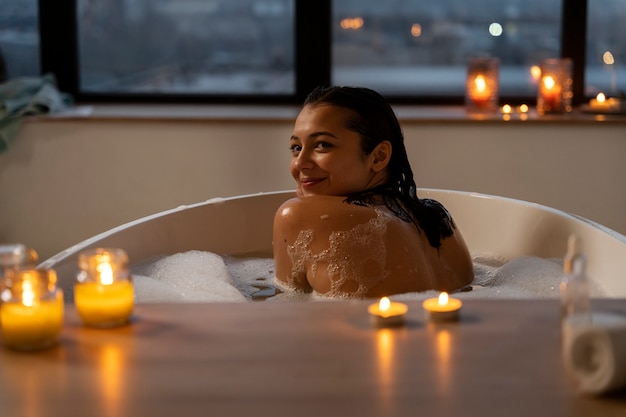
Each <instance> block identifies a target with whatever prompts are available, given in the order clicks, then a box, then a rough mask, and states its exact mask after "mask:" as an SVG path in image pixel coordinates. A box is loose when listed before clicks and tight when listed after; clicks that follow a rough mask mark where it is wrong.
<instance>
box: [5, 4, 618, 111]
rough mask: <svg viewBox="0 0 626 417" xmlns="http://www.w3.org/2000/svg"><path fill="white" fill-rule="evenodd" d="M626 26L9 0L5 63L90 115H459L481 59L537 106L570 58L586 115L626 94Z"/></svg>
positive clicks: (508, 10) (554, 17)
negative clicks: (540, 87)
mask: <svg viewBox="0 0 626 417" xmlns="http://www.w3.org/2000/svg"><path fill="white" fill-rule="evenodd" d="M38 15H39V16H41V18H40V21H39V22H38V18H37V16H38ZM624 20H626V2H625V1H624V0H593V1H589V0H471V1H468V0H439V1H437V2H426V1H410V0H384V1H381V0H315V1H311V0H142V1H137V0H108V1H98V0H55V1H50V0H2V2H0V51H1V52H2V54H3V56H4V61H5V63H6V67H7V72H8V75H9V76H11V77H15V76H21V75H36V74H40V73H42V72H53V73H54V74H55V75H56V77H57V80H58V82H59V87H60V88H61V89H62V90H63V91H66V92H68V93H70V94H72V95H74V97H75V98H76V100H77V101H79V102H80V101H92V102H97V101H135V102H137V101H139V102H140V101H144V102H159V101H161V102H164V101H165V102H235V101H236V102H256V103H278V102H280V103H300V102H301V100H302V99H303V98H304V96H305V95H306V94H307V93H308V92H309V91H310V90H311V89H312V88H313V87H315V86H317V85H319V84H331V83H332V84H345V85H364V86H369V87H371V88H374V89H377V90H378V91H380V92H381V93H383V94H385V95H386V96H387V97H388V98H389V99H390V101H392V102H395V103H402V102H410V103H417V104H437V103H447V104H453V103H461V102H462V101H463V96H464V78H465V72H466V65H467V60H468V59H469V58H471V57H474V56H481V55H490V56H495V57H497V58H499V59H500V95H501V97H502V98H503V99H506V100H507V101H509V100H513V101H514V100H515V99H519V100H522V99H525V100H528V99H532V98H534V97H535V94H536V92H535V90H536V87H535V85H534V84H533V80H532V76H531V73H530V67H531V66H532V65H536V64H538V63H539V62H540V61H541V60H542V59H543V58H547V57H557V56H567V57H570V58H572V59H573V61H574V94H575V102H576V103H580V102H582V101H583V100H586V99H587V98H588V97H590V96H591V95H594V94H595V93H596V92H597V91H607V92H609V93H611V92H613V91H615V92H616V93H617V92H618V91H624V90H625V89H626V84H625V83H626V73H625V72H626V65H625V63H624V60H625V58H626V52H625V51H624V49H625V48H626V46H625V45H626V44H625V43H624V42H623V39H625V35H626V34H625V33H624V31H625V30H626V29H624V25H622V24H621V22H623V21H624Z"/></svg>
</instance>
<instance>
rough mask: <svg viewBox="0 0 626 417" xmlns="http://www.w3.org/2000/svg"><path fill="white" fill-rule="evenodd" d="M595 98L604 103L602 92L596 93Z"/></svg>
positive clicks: (604, 98)
mask: <svg viewBox="0 0 626 417" xmlns="http://www.w3.org/2000/svg"><path fill="white" fill-rule="evenodd" d="M596 100H598V103H604V102H605V101H606V96H605V95H604V93H598V95H597V96H596Z"/></svg>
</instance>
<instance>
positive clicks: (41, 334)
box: [0, 269, 63, 351]
mask: <svg viewBox="0 0 626 417" xmlns="http://www.w3.org/2000/svg"><path fill="white" fill-rule="evenodd" d="M5 284H6V287H7V288H6V289H5V291H3V294H2V301H3V302H2V305H0V321H1V322H2V328H1V329H2V331H1V334H2V339H3V342H4V344H5V345H6V346H8V347H10V348H12V349H17V350H25V351H29V350H40V349H45V348H47V347H50V346H52V345H54V344H56V343H57V341H58V337H59V335H60V333H61V330H62V326H63V292H62V291H61V290H60V289H57V288H56V273H55V272H54V271H53V270H49V271H47V270H42V269H24V270H14V271H11V272H10V277H9V280H7V281H6V282H5Z"/></svg>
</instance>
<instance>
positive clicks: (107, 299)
mask: <svg viewBox="0 0 626 417" xmlns="http://www.w3.org/2000/svg"><path fill="white" fill-rule="evenodd" d="M134 298H135V294H134V291H133V285H132V284H131V283H130V281H120V282H114V283H111V284H101V283H98V282H85V283H77V284H76V285H75V286H74V303H75V304H76V310H77V311H78V314H79V315H80V318H81V319H82V320H83V322H84V323H85V324H87V325H89V326H99V327H109V326H117V325H120V324H124V323H126V322H128V319H129V318H130V316H131V314H132V312H133V305H134Z"/></svg>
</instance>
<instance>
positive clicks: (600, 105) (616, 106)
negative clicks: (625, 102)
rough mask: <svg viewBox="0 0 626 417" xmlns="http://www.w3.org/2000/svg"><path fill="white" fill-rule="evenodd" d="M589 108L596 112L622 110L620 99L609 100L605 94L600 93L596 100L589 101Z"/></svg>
mask: <svg viewBox="0 0 626 417" xmlns="http://www.w3.org/2000/svg"><path fill="white" fill-rule="evenodd" d="M589 108H591V109H592V110H596V111H606V112H618V111H620V110H621V109H622V103H621V100H620V99H619V98H612V97H611V98H607V97H606V95H605V94H604V93H598V95H597V96H596V98H592V99H591V100H590V101H589Z"/></svg>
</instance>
